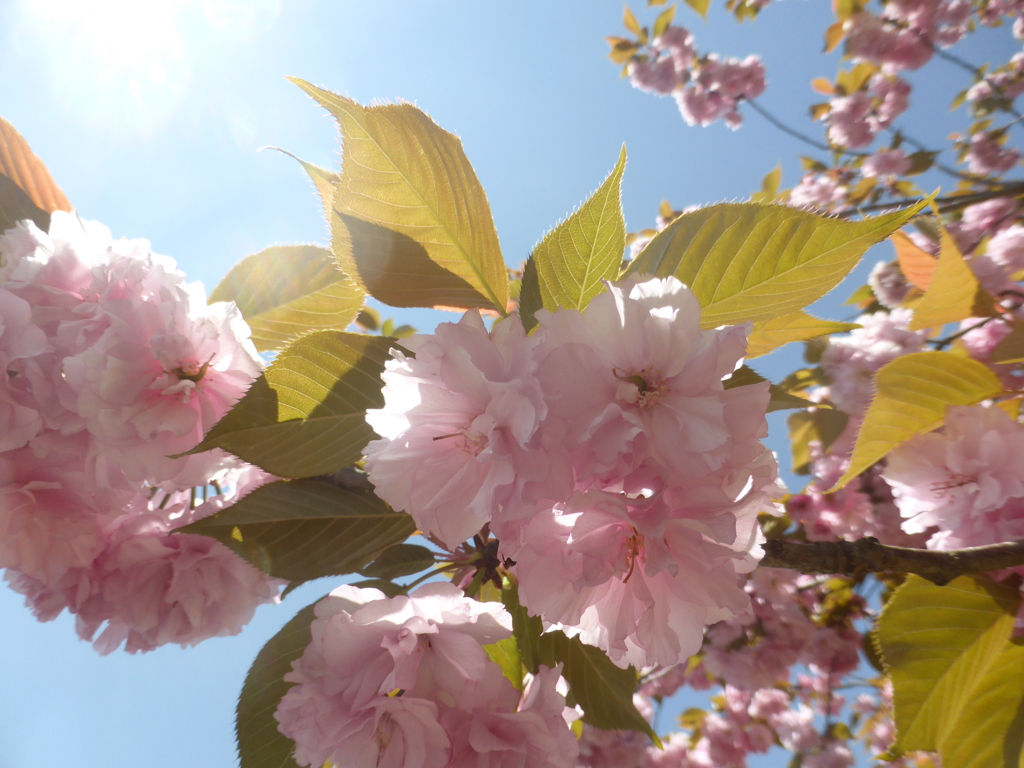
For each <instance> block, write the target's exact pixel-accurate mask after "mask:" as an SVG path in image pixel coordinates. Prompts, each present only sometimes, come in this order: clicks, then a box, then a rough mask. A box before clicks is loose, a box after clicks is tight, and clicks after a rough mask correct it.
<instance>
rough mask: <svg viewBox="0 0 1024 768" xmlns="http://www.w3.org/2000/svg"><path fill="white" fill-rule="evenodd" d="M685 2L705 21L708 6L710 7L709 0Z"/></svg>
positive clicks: (689, 0) (688, 0)
mask: <svg viewBox="0 0 1024 768" xmlns="http://www.w3.org/2000/svg"><path fill="white" fill-rule="evenodd" d="M686 4H687V5H688V6H690V7H691V8H693V10H695V11H696V12H697V13H699V14H700V17H701V18H702V19H704V20H705V21H706V20H707V18H708V8H710V7H711V0H686Z"/></svg>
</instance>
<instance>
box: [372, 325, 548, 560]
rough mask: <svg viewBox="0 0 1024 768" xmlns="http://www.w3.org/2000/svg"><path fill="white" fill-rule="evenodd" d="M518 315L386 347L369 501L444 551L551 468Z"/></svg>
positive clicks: (541, 404) (540, 400) (532, 343)
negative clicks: (389, 356) (403, 517)
mask: <svg viewBox="0 0 1024 768" xmlns="http://www.w3.org/2000/svg"><path fill="white" fill-rule="evenodd" d="M537 344H538V340H537V338H536V337H530V338H527V337H526V334H525V333H524V331H523V327H522V324H521V323H520V321H519V318H518V317H517V316H512V317H509V318H507V319H505V320H503V321H501V322H499V323H497V324H496V326H495V328H494V330H493V331H492V332H491V333H488V332H487V330H486V328H484V325H483V321H482V320H481V319H480V315H479V314H478V313H476V312H467V313H466V314H465V315H464V316H463V318H462V320H460V321H459V323H458V324H454V323H442V324H441V325H439V326H438V328H437V331H436V332H435V335H433V336H414V337H412V338H410V339H405V340H403V345H404V346H405V347H406V348H407V349H409V350H410V351H412V352H414V353H415V355H416V356H415V357H407V356H406V355H405V354H403V353H402V352H401V351H399V350H393V355H394V359H393V360H391V361H389V362H388V364H387V372H386V373H385V374H384V380H385V388H384V398H385V403H386V404H385V407H384V408H383V409H381V410H376V411H373V410H371V411H370V412H369V413H368V414H367V421H368V422H369V424H370V425H371V426H372V427H373V428H374V430H375V431H376V432H377V434H379V435H380V436H381V438H382V439H380V440H377V441H374V442H371V443H370V444H369V445H368V446H367V448H366V466H367V469H368V471H369V475H370V481H371V482H372V483H373V484H374V485H375V486H376V488H377V493H378V495H379V496H380V497H381V498H382V499H384V500H385V501H387V502H388V503H389V504H390V505H391V506H392V507H394V508H395V509H402V510H405V511H406V512H408V513H409V514H411V515H412V516H413V519H415V520H416V523H417V525H419V526H420V528H421V529H422V530H424V531H429V532H430V533H432V534H434V535H435V536H437V537H439V538H440V539H441V540H442V541H444V542H445V543H446V544H448V545H449V546H452V547H455V546H458V544H459V543H461V542H463V541H465V540H466V539H467V538H469V537H470V536H472V535H473V534H475V533H477V532H478V531H479V530H480V529H481V528H482V527H483V526H484V524H485V523H487V522H488V521H489V520H490V519H491V516H492V514H494V513H496V512H497V511H498V510H499V508H500V507H501V505H503V504H506V503H509V502H510V500H511V499H512V496H513V494H514V492H515V491H516V490H517V488H518V487H521V486H522V485H523V484H525V483H526V482H527V481H528V480H531V479H536V480H543V479H544V477H545V476H546V475H547V474H548V473H549V471H551V467H550V466H549V465H547V464H546V463H545V462H544V461H543V460H542V459H541V458H540V456H539V455H537V456H529V455H527V454H528V452H529V451H533V450H534V449H535V448H537V447H538V446H536V445H535V443H536V442H537V439H539V434H538V425H539V424H540V422H541V420H542V419H543V418H544V416H545V415H546V412H547V405H546V403H545V400H544V396H543V393H542V391H541V388H540V384H539V382H538V381H537V379H536V375H535V371H536V362H535V361H534V359H533V349H534V347H536V346H537Z"/></svg>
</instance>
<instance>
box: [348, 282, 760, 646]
mask: <svg viewBox="0 0 1024 768" xmlns="http://www.w3.org/2000/svg"><path fill="white" fill-rule="evenodd" d="M537 317H538V320H539V327H538V329H537V331H536V332H535V333H534V334H532V335H529V336H527V335H526V334H525V333H524V331H523V326H522V324H521V323H520V321H519V318H518V317H517V316H514V315H513V316H511V317H509V318H507V319H504V320H502V321H500V322H498V323H497V324H496V325H495V327H494V328H493V330H492V331H491V332H490V333H488V331H487V330H486V328H485V327H484V325H483V322H482V321H481V319H480V317H479V315H478V314H476V313H475V312H471V313H468V314H466V315H465V316H464V317H463V319H462V320H461V321H460V322H459V323H457V324H442V325H440V326H439V327H438V329H437V331H436V333H435V334H434V335H433V336H416V337H412V338H410V339H408V340H407V341H404V342H403V345H404V346H405V347H406V349H408V350H410V351H411V352H412V353H414V354H415V357H412V356H408V355H406V354H404V353H403V352H401V351H398V350H395V351H394V352H393V354H394V356H395V359H394V360H392V361H391V362H389V363H388V370H387V372H386V373H385V381H386V386H385V389H384V395H385V401H386V405H385V407H384V409H382V410H380V411H376V412H374V411H371V412H370V413H369V415H368V420H369V422H370V424H371V425H372V426H373V428H374V430H375V431H376V432H377V434H379V435H381V436H382V438H383V439H381V440H378V441H375V442H372V443H370V445H369V446H368V447H367V449H366V466H367V469H368V472H369V477H370V480H371V482H372V483H373V484H374V485H375V486H376V489H377V493H378V495H380V497H381V498H383V499H384V500H385V501H387V502H388V503H389V504H391V505H392V506H393V507H394V508H396V509H402V510H405V511H407V512H409V513H410V514H411V515H412V516H413V518H414V519H415V520H416V523H417V525H418V526H419V527H420V529H421V530H423V531H425V532H427V533H429V534H431V535H433V536H435V537H436V538H437V539H439V540H440V541H441V542H442V543H443V544H445V545H446V546H448V547H449V548H451V547H456V546H458V545H459V544H460V543H461V542H462V541H464V540H465V539H466V538H468V537H470V536H473V535H474V534H476V533H477V532H478V531H480V530H481V529H482V528H483V527H484V526H489V529H490V530H491V531H492V532H493V533H495V534H496V535H497V537H498V539H499V540H500V553H501V557H502V558H503V560H504V561H505V562H507V563H509V567H511V569H512V572H513V574H514V575H515V576H516V578H517V579H518V581H519V589H520V597H521V599H522V600H523V602H524V604H525V605H526V606H527V607H528V608H529V609H530V611H531V612H532V613H534V614H537V615H540V616H541V617H542V618H543V619H544V620H545V621H546V622H548V623H549V624H557V625H559V626H560V627H561V628H562V629H563V630H565V631H567V632H569V633H578V634H579V635H580V637H581V639H582V640H583V641H584V642H586V643H589V644H592V645H595V646H598V647H600V648H602V649H604V650H605V651H607V652H608V654H609V656H610V657H611V658H612V660H613V661H615V662H616V663H617V664H619V665H621V666H626V665H628V664H635V665H637V666H643V665H650V664H656V663H657V664H674V663H676V662H678V661H680V660H682V659H685V658H687V657H688V656H690V655H691V654H692V653H693V652H695V651H696V650H697V649H698V648H699V647H700V643H701V636H702V631H703V627H704V626H705V625H707V624H711V623H714V622H716V621H719V620H722V619H729V618H732V617H735V616H738V615H742V614H744V613H745V612H747V611H748V610H749V598H748V597H747V595H746V594H745V593H744V591H743V589H742V585H741V580H740V578H739V574H743V573H745V572H748V571H749V570H751V569H752V568H753V567H754V565H755V564H756V559H757V557H758V552H759V547H758V536H759V533H758V530H759V529H758V526H757V514H758V513H759V512H760V511H762V510H774V507H773V506H772V504H771V502H770V500H769V494H770V493H771V492H772V491H773V490H774V489H775V483H776V464H775V460H774V457H773V456H772V454H771V453H770V452H769V451H768V450H766V449H765V448H764V447H763V446H762V445H761V443H760V439H761V438H762V437H764V435H765V434H766V423H765V409H766V407H767V404H768V391H767V384H755V385H749V386H742V387H735V388H728V389H727V388H725V387H724V386H723V383H722V380H723V379H724V378H726V377H728V376H729V375H730V374H732V372H733V371H734V369H735V368H736V367H737V365H738V363H739V361H740V359H741V358H742V356H743V354H744V352H745V348H746V338H745V336H746V330H745V329H744V328H742V327H727V328H722V329H719V330H701V329H700V307H699V305H698V304H697V301H696V299H695V298H694V296H693V294H692V292H691V291H690V290H689V289H688V288H686V287H685V286H684V285H682V284H681V283H680V282H679V281H678V280H676V279H674V278H666V279H655V278H643V277H639V276H634V277H631V278H629V279H627V280H625V281H622V282H620V283H613V284H611V285H610V286H609V288H608V290H607V291H605V292H604V293H602V294H600V295H598V296H597V297H595V298H594V299H593V301H591V303H590V304H589V305H588V306H587V308H586V309H585V310H584V311H583V312H578V311H575V310H559V311H557V312H553V313H552V312H547V311H543V310H542V311H540V312H538V314H537Z"/></svg>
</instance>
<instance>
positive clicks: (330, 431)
mask: <svg viewBox="0 0 1024 768" xmlns="http://www.w3.org/2000/svg"><path fill="white" fill-rule="evenodd" d="M391 344H392V340H391V339H387V338H380V337H377V336H366V335H365V334H361V333H343V332H341V331H317V332H315V333H311V334H309V335H307V336H303V337H301V338H300V339H298V340H297V341H295V342H294V343H293V344H291V345H290V346H288V347H286V348H285V349H284V350H282V352H281V354H280V355H279V356H278V357H277V359H276V360H275V361H274V362H273V364H272V365H271V366H270V367H269V368H268V369H267V370H266V372H265V373H264V375H263V376H261V377H260V378H258V379H256V381H255V382H253V385H252V387H251V388H250V389H249V391H248V392H246V394H245V396H244V397H243V398H242V399H241V400H239V401H238V403H237V404H236V405H235V407H234V408H233V409H231V410H230V411H228V413H227V415H226V416H225V417H224V418H223V419H221V420H220V421H219V422H218V423H217V424H215V425H214V427H213V429H211V430H210V432H209V434H208V435H207V436H206V439H205V440H203V442H202V443H200V444H199V445H198V446H196V448H194V449H193V450H192V451H191V453H198V452H201V451H207V450H210V449H211V448H223V449H224V450H225V451H228V452H229V453H233V454H235V455H236V456H238V457H239V458H241V459H244V460H245V461H248V462H249V463H250V464H255V465H256V466H258V467H261V468H263V469H265V470H266V471H267V472H270V473H272V474H274V475H277V476H278V477H292V478H297V477H312V476H314V475H323V474H327V473H329V472H335V471H337V470H339V469H343V468H344V467H347V466H350V465H351V464H353V463H354V462H356V461H358V460H359V457H360V456H361V455H362V450H363V448H364V447H365V446H366V444H367V443H368V442H369V441H370V440H371V439H373V437H374V433H373V430H372V429H370V426H369V425H368V424H367V423H366V411H367V409H369V408H382V407H383V406H384V397H383V395H382V394H381V389H382V387H383V385H384V384H383V381H382V380H381V378H380V375H381V373H382V372H383V370H384V362H385V361H386V360H387V359H388V356H389V355H388V351H389V349H390V346H391Z"/></svg>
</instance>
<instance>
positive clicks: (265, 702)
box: [235, 603, 316, 768]
mask: <svg viewBox="0 0 1024 768" xmlns="http://www.w3.org/2000/svg"><path fill="white" fill-rule="evenodd" d="M315 607H316V603H313V604H312V605H307V606H306V607H305V608H303V609H302V610H301V611H299V612H298V613H297V614H295V616H294V617H292V619H291V621H289V622H288V623H287V624H285V625H284V627H282V628H281V631H280V632H278V633H277V634H276V635H274V636H273V637H272V638H270V641H269V642H268V643H267V644H266V645H264V646H263V649H262V650H261V651H260V652H259V653H258V654H257V655H256V659H255V660H254V661H253V663H252V666H251V667H249V672H248V673H247V674H246V676H245V683H244V684H243V685H242V693H241V695H240V696H239V697H238V707H237V708H236V717H235V737H236V739H237V740H238V761H239V764H240V766H241V768H299V766H298V764H297V763H296V762H295V760H294V759H293V758H292V753H293V752H294V751H295V742H294V741H292V740H291V739H289V738H288V737H287V736H285V735H284V734H283V733H281V731H279V730H278V729H277V720H275V719H274V712H275V711H277V705H278V704H280V703H281V699H283V698H284V695H285V694H286V693H288V689H289V688H291V687H292V685H294V684H293V683H289V682H286V681H285V680H284V676H285V675H286V674H288V673H289V672H291V671H292V662H293V661H295V660H296V659H298V658H299V657H300V656H302V653H303V651H305V650H306V646H308V645H309V644H310V642H312V639H313V638H312V634H311V633H310V631H309V625H310V624H312V623H313V619H314V618H315V615H314V613H313V609H314V608H315Z"/></svg>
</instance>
